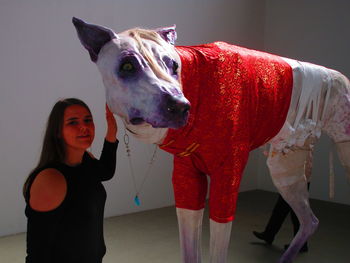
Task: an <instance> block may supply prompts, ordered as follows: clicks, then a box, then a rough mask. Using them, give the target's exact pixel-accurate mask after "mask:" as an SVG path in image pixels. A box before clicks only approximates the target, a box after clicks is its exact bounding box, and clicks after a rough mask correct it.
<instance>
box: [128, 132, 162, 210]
mask: <svg viewBox="0 0 350 263" xmlns="http://www.w3.org/2000/svg"><path fill="white" fill-rule="evenodd" d="M124 132H125V134H124V144H125V149H126V155H127V156H128V161H129V167H130V173H131V177H132V180H133V184H134V189H135V193H136V194H135V197H134V202H135V204H136V205H137V206H140V205H141V202H140V197H139V196H140V193H141V190H142V188H143V185H144V184H145V182H146V180H147V178H148V176H149V174H150V172H151V168H152V165H153V163H154V161H155V159H156V154H157V150H158V146H157V145H155V148H154V151H153V154H152V157H151V160H150V161H149V163H148V167H147V170H146V173H145V175H144V176H143V180H142V182H141V185H140V187H139V188H138V187H137V184H136V178H135V174H134V169H133V165H132V161H131V154H130V153H131V151H130V147H129V142H130V139H129V135H128V134H127V132H126V130H124Z"/></svg>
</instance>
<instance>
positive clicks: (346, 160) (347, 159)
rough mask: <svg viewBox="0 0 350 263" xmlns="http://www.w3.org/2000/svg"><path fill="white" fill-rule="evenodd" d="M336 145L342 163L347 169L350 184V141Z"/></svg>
mask: <svg viewBox="0 0 350 263" xmlns="http://www.w3.org/2000/svg"><path fill="white" fill-rule="evenodd" d="M336 145H337V151H338V156H339V159H340V162H341V163H342V165H343V167H344V168H345V173H346V176H347V178H348V183H349V184H350V141H347V142H338V143H336Z"/></svg>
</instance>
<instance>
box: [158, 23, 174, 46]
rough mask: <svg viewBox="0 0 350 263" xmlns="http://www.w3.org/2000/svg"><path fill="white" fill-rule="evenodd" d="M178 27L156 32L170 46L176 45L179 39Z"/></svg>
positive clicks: (163, 28) (161, 29)
mask: <svg viewBox="0 0 350 263" xmlns="http://www.w3.org/2000/svg"><path fill="white" fill-rule="evenodd" d="M175 28H176V25H173V26H169V27H162V28H158V29H156V32H157V33H158V34H159V35H160V36H161V37H162V38H163V39H164V40H165V41H166V42H168V43H169V44H172V45H175V41H176V39H177V34H176V30H175Z"/></svg>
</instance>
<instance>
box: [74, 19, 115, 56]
mask: <svg viewBox="0 0 350 263" xmlns="http://www.w3.org/2000/svg"><path fill="white" fill-rule="evenodd" d="M72 22H73V24H74V26H75V29H76V30H77V33H78V37H79V39H80V42H81V44H82V45H83V46H84V47H85V48H86V49H87V51H89V54H90V58H91V60H92V61H93V62H96V61H97V58H98V53H99V52H100V50H101V48H102V47H103V46H104V45H105V44H106V43H107V42H109V41H111V40H112V39H114V38H118V36H117V35H116V34H115V33H114V32H113V30H111V29H109V28H106V27H103V26H99V25H93V24H88V23H85V22H84V21H83V20H81V19H79V18H75V17H73V19H72Z"/></svg>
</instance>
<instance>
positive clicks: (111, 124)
mask: <svg viewBox="0 0 350 263" xmlns="http://www.w3.org/2000/svg"><path fill="white" fill-rule="evenodd" d="M106 121H107V134H106V140H107V141H108V142H115V141H116V140H117V133H118V125H117V121H116V120H115V118H114V115H113V112H111V110H110V109H109V107H108V105H107V103H106Z"/></svg>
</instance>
